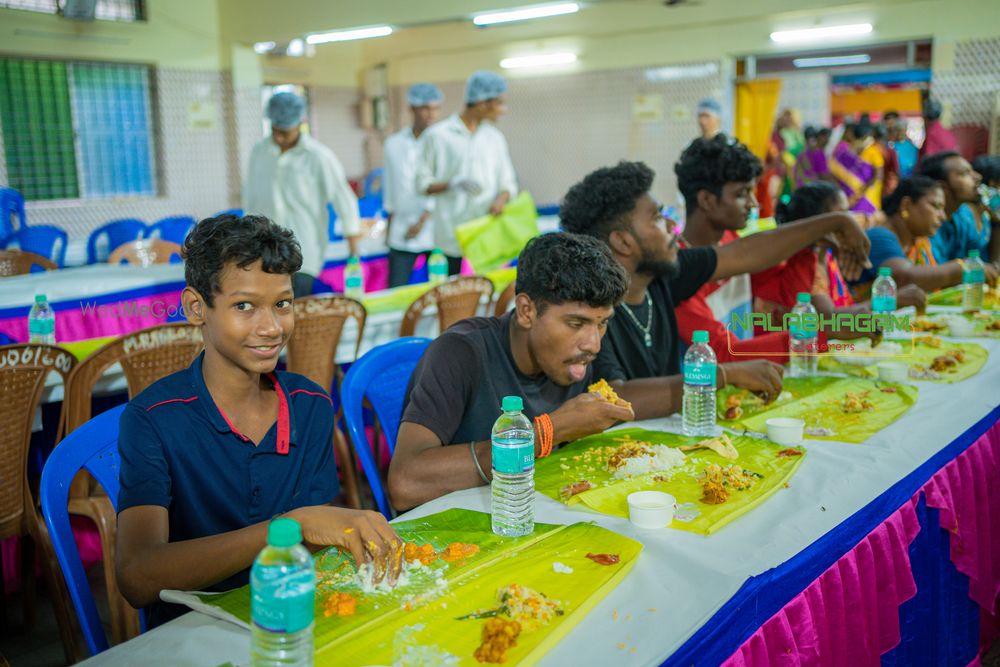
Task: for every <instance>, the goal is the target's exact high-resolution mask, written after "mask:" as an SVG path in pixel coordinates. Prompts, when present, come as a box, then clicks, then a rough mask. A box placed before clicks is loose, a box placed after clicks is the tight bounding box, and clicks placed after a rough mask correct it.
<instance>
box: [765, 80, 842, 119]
mask: <svg viewBox="0 0 1000 667" xmlns="http://www.w3.org/2000/svg"><path fill="white" fill-rule="evenodd" d="M780 78H781V93H780V95H779V97H778V108H779V109H798V110H799V112H800V113H801V114H802V127H803V128H805V127H807V126H809V125H812V126H814V127H828V126H829V125H830V76H829V75H828V74H826V73H825V72H810V73H808V74H785V75H782V76H781V77H780Z"/></svg>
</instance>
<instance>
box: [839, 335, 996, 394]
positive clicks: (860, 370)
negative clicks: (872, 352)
mask: <svg viewBox="0 0 1000 667" xmlns="http://www.w3.org/2000/svg"><path fill="white" fill-rule="evenodd" d="M927 339H931V340H937V341H939V343H940V345H939V346H938V347H934V346H933V345H928V344H927V343H926V342H923V341H924V340H927ZM890 342H893V343H897V344H898V345H899V346H900V347H901V348H902V351H901V352H900V353H899V354H895V355H887V356H886V357H884V358H882V359H879V361H899V362H903V363H906V364H909V366H910V379H912V380H920V381H925V382H941V383H943V384H953V383H955V382H961V381H962V380H968V379H969V378H970V377H972V376H973V375H975V374H976V373H978V372H979V371H980V370H982V368H983V366H985V365H986V360H987V359H989V356H990V353H989V352H987V351H986V348H984V347H983V346H982V345H977V344H976V343H956V342H954V341H949V340H944V339H942V338H940V337H938V336H934V335H932V334H917V335H916V336H915V337H914V342H913V343H911V342H910V341H890ZM876 349H878V348H876ZM950 350H962V351H963V352H964V353H965V361H964V362H962V363H960V364H958V365H957V366H954V367H952V368H951V369H950V370H947V371H944V372H940V373H934V374H932V375H928V374H927V373H928V369H929V367H930V365H931V364H932V363H933V361H934V359H935V357H939V356H941V355H944V354H945V353H946V352H949V351H950ZM819 368H820V370H822V371H827V372H831V373H844V374H845V375H851V376H855V377H864V378H876V377H878V368H877V367H876V365H875V364H871V365H868V366H859V365H854V364H849V363H844V361H843V360H838V359H836V358H835V357H834V356H828V355H824V356H822V357H820V359H819Z"/></svg>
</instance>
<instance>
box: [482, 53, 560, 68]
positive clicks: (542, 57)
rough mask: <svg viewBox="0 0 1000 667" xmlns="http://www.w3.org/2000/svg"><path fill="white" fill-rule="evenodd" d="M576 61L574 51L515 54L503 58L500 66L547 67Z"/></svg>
mask: <svg viewBox="0 0 1000 667" xmlns="http://www.w3.org/2000/svg"><path fill="white" fill-rule="evenodd" d="M575 62H576V54H575V53H539V54H536V55H533V56H516V57H514V58H504V59H503V60H501V61H500V67H503V68H504V69H519V68H523V67H549V66H551V65H568V64H570V63H575Z"/></svg>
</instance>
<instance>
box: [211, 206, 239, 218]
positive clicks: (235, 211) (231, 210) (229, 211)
mask: <svg viewBox="0 0 1000 667" xmlns="http://www.w3.org/2000/svg"><path fill="white" fill-rule="evenodd" d="M220 215H235V216H236V217H237V218H242V217H243V209H241V208H227V209H226V210H225V211H219V212H218V213H216V214H215V215H213V216H212V217H213V218H218V217H219V216H220Z"/></svg>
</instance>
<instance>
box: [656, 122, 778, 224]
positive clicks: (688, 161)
mask: <svg viewBox="0 0 1000 667" xmlns="http://www.w3.org/2000/svg"><path fill="white" fill-rule="evenodd" d="M762 171H763V167H762V166H761V164H760V160H758V159H757V156H756V155H754V154H753V153H751V152H750V149H748V148H747V147H746V146H744V145H743V144H741V143H740V142H738V141H735V140H733V139H730V138H728V137H726V136H725V135H723V134H719V135H717V136H716V137H715V138H713V139H695V140H694V141H692V142H691V144H690V145H689V146H688V147H687V148H685V149H684V152H683V153H681V159H680V160H679V161H678V162H677V164H675V165H674V173H675V174H677V187H678V189H679V190H680V191H681V194H682V195H684V201H685V202H686V204H687V212H688V213H691V212H692V211H694V210H695V209H696V208H698V193H699V192H701V191H702V190H707V191H709V192H711V193H712V194H714V195H715V196H716V197H721V196H722V186H724V185H725V184H726V183H746V182H747V181H752V180H753V179H755V178H757V177H758V176H760V174H761V172H762Z"/></svg>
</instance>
